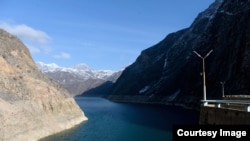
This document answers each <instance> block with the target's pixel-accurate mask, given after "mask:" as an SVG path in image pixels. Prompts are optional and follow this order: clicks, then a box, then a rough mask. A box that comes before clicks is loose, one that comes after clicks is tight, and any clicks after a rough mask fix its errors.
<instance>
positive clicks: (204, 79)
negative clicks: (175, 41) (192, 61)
mask: <svg viewBox="0 0 250 141" xmlns="http://www.w3.org/2000/svg"><path fill="white" fill-rule="evenodd" d="M212 51H213V50H210V51H209V52H208V53H207V54H206V55H205V57H202V56H201V55H200V54H199V53H197V52H196V51H193V52H194V53H195V54H196V55H197V56H198V57H200V58H201V59H202V66H203V73H202V76H203V100H204V101H206V76H205V59H206V58H207V57H208V56H209V55H210V53H211V52H212Z"/></svg>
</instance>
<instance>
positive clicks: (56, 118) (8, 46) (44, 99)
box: [0, 29, 87, 141]
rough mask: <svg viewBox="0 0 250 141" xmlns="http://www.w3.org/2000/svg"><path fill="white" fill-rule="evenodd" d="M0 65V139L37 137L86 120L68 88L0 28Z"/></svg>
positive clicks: (11, 140)
mask: <svg viewBox="0 0 250 141" xmlns="http://www.w3.org/2000/svg"><path fill="white" fill-rule="evenodd" d="M0 66H1V68H0V140H4V141H6V140H7V141H33V140H38V139H40V138H43V137H45V136H48V135H51V134H54V133H57V132H60V131H62V130H65V129H68V128H71V127H73V126H75V125H77V124H79V123H81V122H83V121H85V120H87V117H85V115H84V113H83V111H82V110H81V109H80V108H79V106H78V105H77V104H76V102H75V101H74V99H73V98H72V97H71V96H70V95H69V93H68V91H67V90H66V89H65V88H63V87H62V86H61V85H59V84H58V83H57V82H55V81H54V80H52V79H50V78H48V77H47V76H45V75H44V74H42V73H41V71H39V70H38V68H37V66H36V64H35V63H34V61H33V60H32V57H31V55H30V53H29V50H28V49H27V48H26V47H25V46H24V44H23V43H22V42H21V41H20V39H18V38H17V37H15V36H13V35H11V34H9V33H7V32H5V31H4V30H1V29H0Z"/></svg>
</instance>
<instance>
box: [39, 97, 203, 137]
mask: <svg viewBox="0 0 250 141" xmlns="http://www.w3.org/2000/svg"><path fill="white" fill-rule="evenodd" d="M75 100H76V102H77V103H78V104H79V106H80V107H81V108H82V110H83V111H84V113H85V115H86V116H87V117H88V119H89V120H88V121H86V122H83V123H82V124H80V125H78V126H76V127H74V128H72V129H69V130H66V131H63V132H61V133H58V134H55V135H52V136H49V137H47V138H44V139H42V140H41V141H171V140H172V125H174V124H189V125H190V124H198V120H199V113H198V112H195V111H191V110H187V109H183V108H181V107H174V106H162V105H146V104H131V103H116V102H111V101H109V100H106V99H103V98H93V97H76V98H75Z"/></svg>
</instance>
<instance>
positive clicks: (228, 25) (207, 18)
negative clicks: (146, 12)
mask: <svg viewBox="0 0 250 141" xmlns="http://www.w3.org/2000/svg"><path fill="white" fill-rule="evenodd" d="M211 50H213V52H212V53H211V54H210V55H209V56H208V57H207V58H206V59H205V71H206V83H207V85H206V86H207V99H220V98H221V95H222V94H221V93H222V92H221V84H220V82H224V81H225V82H226V83H225V94H234V95H237V94H245V95H249V94H250V1H249V0H216V1H215V2H214V3H212V4H211V5H210V6H209V7H208V8H207V9H206V10H205V11H204V12H201V13H200V14H198V16H197V18H196V19H195V20H194V22H193V23H192V24H191V26H190V27H188V28H186V29H182V30H179V31H177V32H175V33H171V34H169V35H167V36H166V38H165V39H163V40H162V41H161V42H159V43H158V44H156V45H155V46H152V47H150V48H148V49H146V50H144V51H142V52H141V54H140V56H139V57H138V58H137V59H136V61H135V62H134V63H133V64H132V65H130V66H128V67H127V68H126V69H125V70H124V71H123V73H122V75H121V76H120V78H119V79H118V80H117V82H116V83H115V84H114V86H113V89H112V91H111V92H110V93H111V95H109V96H108V98H109V99H111V100H117V101H127V102H143V103H163V104H177V105H183V106H186V107H192V108H199V106H198V104H199V100H201V99H203V94H202V93H203V90H202V88H203V86H202V85H203V84H202V76H201V75H200V73H201V72H202V59H201V58H199V57H198V56H197V55H196V54H195V53H194V51H196V52H198V53H199V54H200V55H201V56H203V57H204V56H205V55H206V54H207V53H208V52H209V51H211Z"/></svg>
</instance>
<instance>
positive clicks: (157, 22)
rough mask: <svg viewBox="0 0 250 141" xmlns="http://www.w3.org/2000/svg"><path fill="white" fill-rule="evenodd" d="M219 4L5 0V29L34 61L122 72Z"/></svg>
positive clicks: (0, 10)
mask: <svg viewBox="0 0 250 141" xmlns="http://www.w3.org/2000/svg"><path fill="white" fill-rule="evenodd" d="M213 2H214V0H41V1H38V0H36V1H35V0H22V1H21V0H0V28H2V29H5V30H6V31H8V32H10V33H11V34H14V35H16V36H17V37H19V38H20V39H21V41H22V42H23V43H24V44H25V45H26V46H27V47H28V48H29V50H30V53H31V55H32V58H33V59H34V61H36V62H38V61H41V62H44V63H56V64H57V65H59V66H62V67H72V66H75V65H77V64H87V65H88V66H90V67H91V68H93V69H96V70H113V71H118V70H121V69H123V68H125V67H126V66H128V65H130V64H132V63H133V62H134V61H135V60H136V58H137V57H138V56H139V55H140V53H141V51H142V50H144V49H147V48H149V47H151V46H153V45H155V44H157V43H158V42H160V41H161V40H163V39H164V38H165V37H166V36H167V35H168V34H169V33H172V32H176V31H178V30H181V29H183V28H187V27H189V26H190V25H191V24H192V22H193V21H194V19H195V18H196V17H197V15H198V14H199V13H200V12H202V11H204V10H205V9H206V8H208V7H209V5H210V4H212V3H213Z"/></svg>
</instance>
